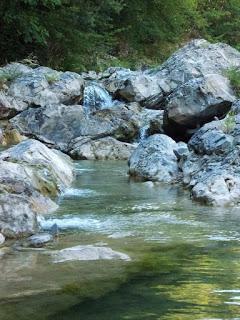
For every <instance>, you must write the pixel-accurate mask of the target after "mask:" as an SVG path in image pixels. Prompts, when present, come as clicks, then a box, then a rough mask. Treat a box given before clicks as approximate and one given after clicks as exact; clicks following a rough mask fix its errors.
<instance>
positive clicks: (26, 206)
mask: <svg viewBox="0 0 240 320" xmlns="http://www.w3.org/2000/svg"><path fill="white" fill-rule="evenodd" d="M72 181H73V166H72V163H71V160H70V158H69V157H68V156H66V155H64V154H62V153H61V152H59V151H56V150H51V149H49V148H47V147H46V146H45V145H44V144H42V143H41V142H39V141H36V140H26V141H23V142H21V143H19V144H18V145H16V146H15V147H12V148H10V149H8V150H6V151H3V152H2V153H1V154H0V198H1V199H0V230H1V232H2V233H3V234H4V235H5V236H6V237H8V238H15V237H22V236H27V235H30V234H33V233H35V232H36V231H37V230H38V227H39V226H38V221H37V217H38V214H46V213H50V212H53V211H54V210H56V208H57V205H56V204H55V203H54V202H53V201H52V200H51V199H50V197H54V196H57V195H58V194H59V193H60V192H61V190H63V188H66V187H67V186H69V185H70V184H71V183H72Z"/></svg>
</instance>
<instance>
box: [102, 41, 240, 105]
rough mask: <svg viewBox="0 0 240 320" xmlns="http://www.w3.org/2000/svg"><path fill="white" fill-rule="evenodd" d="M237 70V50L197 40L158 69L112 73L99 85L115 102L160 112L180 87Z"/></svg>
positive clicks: (239, 60)
mask: <svg viewBox="0 0 240 320" xmlns="http://www.w3.org/2000/svg"><path fill="white" fill-rule="evenodd" d="M237 66H240V53H239V52H238V51H237V50H235V49H234V48H232V47H230V46H228V45H226V44H223V43H215V44H211V43H210V42H208V41H206V40H203V39H197V40H193V41H191V42H189V43H187V44H186V45H185V46H184V47H183V48H181V49H179V50H178V51H177V52H175V53H174V54H173V55H172V56H171V57H170V58H169V59H168V60H167V61H166V62H165V63H163V64H162V65H161V66H160V67H158V68H155V69H151V70H145V71H131V70H129V69H120V70H119V69H116V70H113V72H112V73H111V74H110V76H109V77H107V78H106V79H104V80H103V83H104V85H105V86H106V88H107V89H108V91H109V92H111V93H112V94H113V95H114V96H116V97H118V98H121V99H124V100H127V101H138V102H139V103H141V104H142V105H143V106H145V107H148V108H153V109H156V108H157V109H161V108H164V107H165V98H166V97H167V96H168V95H169V94H170V93H172V92H173V91H174V90H175V89H176V88H177V87H179V86H181V85H183V84H184V83H186V82H188V81H190V80H192V79H196V78H202V77H205V76H207V75H210V74H218V75H222V74H223V72H224V71H225V70H227V69H230V68H233V67H237Z"/></svg>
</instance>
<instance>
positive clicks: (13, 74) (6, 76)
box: [0, 69, 22, 90]
mask: <svg viewBox="0 0 240 320" xmlns="http://www.w3.org/2000/svg"><path fill="white" fill-rule="evenodd" d="M21 75H22V72H20V71H19V70H17V69H9V70H7V69H0V90H2V89H4V86H5V85H7V84H8V83H9V82H11V81H13V80H15V79H16V78H18V77H20V76H21Z"/></svg>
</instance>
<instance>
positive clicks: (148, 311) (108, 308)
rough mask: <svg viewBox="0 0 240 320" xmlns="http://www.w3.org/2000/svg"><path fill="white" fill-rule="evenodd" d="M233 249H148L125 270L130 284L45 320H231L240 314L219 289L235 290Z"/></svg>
mask: <svg viewBox="0 0 240 320" xmlns="http://www.w3.org/2000/svg"><path fill="white" fill-rule="evenodd" d="M232 245H233V244H232V243H231V244H229V243H228V244H226V243H222V244H221V245H219V244H215V245H212V246H208V247H198V246H195V245H188V244H187V245H186V244H176V245H174V246H173V245H171V246H169V245H165V246H159V247H156V246H154V247H152V248H149V251H148V253H145V254H143V256H142V258H141V259H140V260H139V261H138V262H136V263H134V264H132V265H130V266H129V268H128V281H126V282H125V283H123V284H122V285H121V286H120V287H118V288H117V289H116V290H115V291H114V290H111V292H110V293H108V294H106V295H104V296H103V297H100V298H88V299H85V300H83V301H82V302H81V303H79V304H76V305H75V306H73V307H71V308H69V309H67V310H65V311H64V312H61V313H56V314H54V315H52V316H51V317H49V318H48V319H49V320H50V319H58V320H67V319H71V320H80V319H84V320H97V319H98V320H101V319H110V320H120V319H122V320H125V319H132V320H138V319H149V320H151V319H165V320H170V319H171V320H185V319H231V318H234V317H236V315H237V314H239V311H240V309H239V306H238V305H237V304H236V305H234V304H231V303H230V304H228V303H227V301H225V299H227V298H229V297H228V295H229V293H228V290H226V293H224V292H221V290H220V288H235V287H236V277H237V275H238V272H239V268H240V262H238V260H239V252H240V250H239V249H238V248H237V247H236V248H235V249H236V251H234V250H232ZM231 262H233V263H231ZM226 267H227V268H228V272H227V273H226V269H225V268H226ZM239 284H240V283H239ZM222 291H224V290H222ZM230 291H231V290H230ZM233 291H234V290H233ZM75 294H76V292H75ZM226 295H227V296H226ZM230 299H231V297H230ZM230 301H231V300H230ZM235 319H236V318H235Z"/></svg>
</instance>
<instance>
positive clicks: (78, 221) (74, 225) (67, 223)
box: [39, 217, 99, 230]
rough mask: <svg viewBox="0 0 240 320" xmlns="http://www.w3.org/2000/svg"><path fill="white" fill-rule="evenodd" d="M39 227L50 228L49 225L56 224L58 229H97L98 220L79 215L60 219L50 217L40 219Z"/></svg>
mask: <svg viewBox="0 0 240 320" xmlns="http://www.w3.org/2000/svg"><path fill="white" fill-rule="evenodd" d="M39 222H40V225H41V228H42V229H44V230H50V229H51V227H52V226H53V225H54V224H56V225H57V226H58V228H59V229H61V230H67V229H83V230H92V229H97V228H98V226H99V221H98V220H96V219H91V218H88V219H83V218H79V217H63V218H62V219H58V218H52V219H44V218H42V219H40V221H39Z"/></svg>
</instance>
